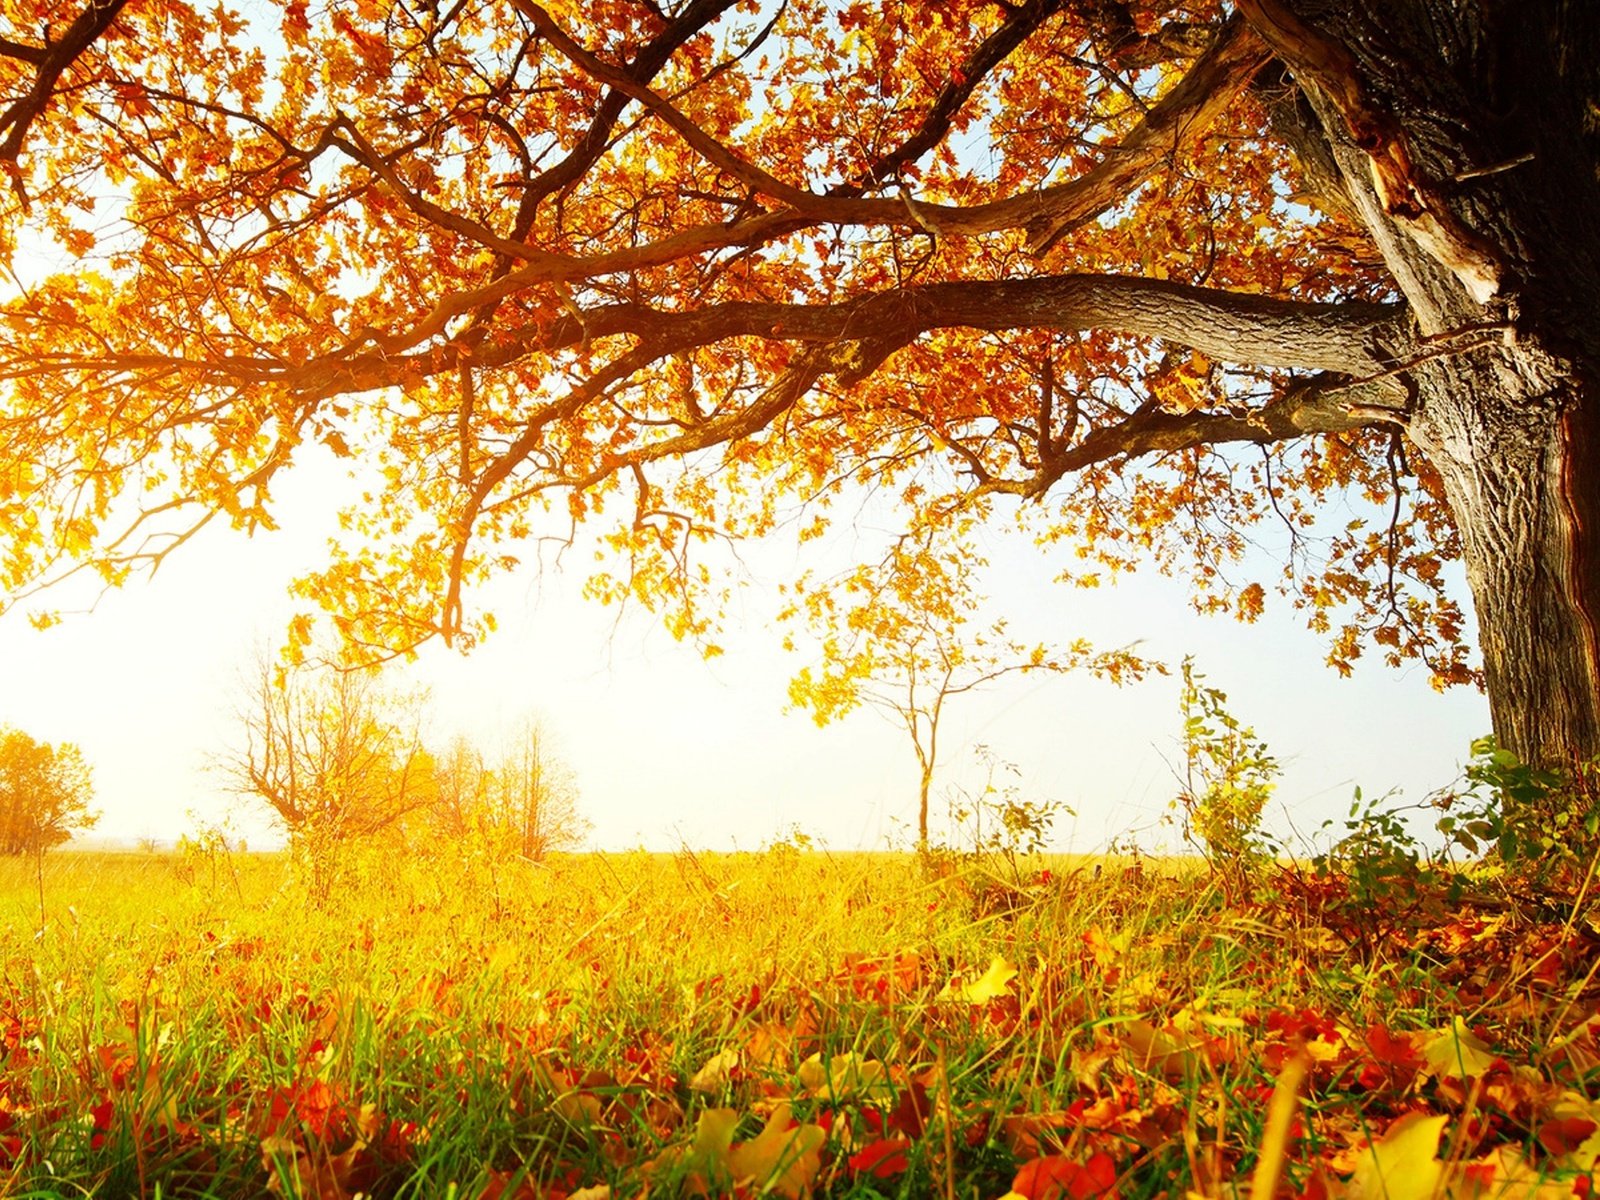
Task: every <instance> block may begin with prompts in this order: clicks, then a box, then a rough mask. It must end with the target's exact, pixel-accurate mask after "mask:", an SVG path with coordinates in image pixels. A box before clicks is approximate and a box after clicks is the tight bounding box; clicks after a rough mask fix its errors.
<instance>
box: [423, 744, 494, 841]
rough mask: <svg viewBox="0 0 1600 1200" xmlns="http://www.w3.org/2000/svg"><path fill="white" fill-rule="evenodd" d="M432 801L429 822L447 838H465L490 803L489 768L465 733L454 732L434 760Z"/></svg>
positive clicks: (437, 831) (479, 751) (480, 752)
mask: <svg viewBox="0 0 1600 1200" xmlns="http://www.w3.org/2000/svg"><path fill="white" fill-rule="evenodd" d="M435 763H436V765H435V784H434V798H433V803H432V804H431V805H430V806H429V809H428V818H429V821H428V823H429V824H430V825H431V826H432V828H433V831H434V832H435V833H438V834H440V835H442V836H443V837H444V838H446V839H449V840H456V839H459V838H464V837H466V836H467V835H468V834H470V833H471V832H472V831H473V829H474V828H475V827H476V825H477V822H478V818H479V816H480V815H481V814H482V813H484V812H485V811H486V810H487V809H488V806H489V769H488V767H487V765H486V764H485V763H484V760H483V751H482V750H480V749H478V747H476V746H474V745H473V744H472V741H471V739H469V738H468V737H466V735H464V734H457V735H456V737H455V738H454V739H453V740H452V741H451V742H450V745H449V747H448V748H447V749H446V750H445V752H444V753H443V754H441V755H438V756H436V759H435Z"/></svg>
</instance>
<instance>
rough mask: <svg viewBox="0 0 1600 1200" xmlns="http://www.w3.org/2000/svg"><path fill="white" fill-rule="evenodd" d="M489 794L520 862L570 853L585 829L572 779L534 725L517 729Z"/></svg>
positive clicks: (532, 722) (544, 734)
mask: <svg viewBox="0 0 1600 1200" xmlns="http://www.w3.org/2000/svg"><path fill="white" fill-rule="evenodd" d="M491 794H492V796H493V803H494V808H495V812H496V815H497V821H498V824H499V826H500V828H501V829H502V830H504V831H505V833H506V834H507V835H509V837H510V838H511V840H512V842H513V844H514V845H515V846H516V847H517V852H518V853H519V854H521V855H522V856H523V857H524V858H529V859H533V860H534V861H535V862H537V861H538V860H539V859H541V858H543V857H544V856H545V855H546V854H547V853H549V852H550V851H552V850H564V849H570V848H571V847H573V846H575V845H577V844H578V843H579V842H580V841H582V839H583V835H584V834H585V833H587V832H588V830H589V822H588V821H586V820H585V819H584V818H583V817H582V816H581V815H580V814H579V812H578V784H577V778H576V777H575V776H574V775H573V773H572V768H571V767H569V766H568V765H567V764H566V763H565V762H564V761H562V759H561V757H560V755H558V754H557V753H556V750H555V742H554V739H553V738H552V737H551V736H550V734H549V732H548V731H547V730H546V729H545V728H544V726H543V725H541V724H540V723H539V722H538V721H536V720H529V721H527V722H525V723H524V724H523V726H522V728H521V729H520V730H519V731H518V732H517V735H516V737H515V738H514V739H513V740H512V742H511V744H510V745H509V746H508V747H507V749H506V751H505V753H504V754H503V755H502V756H501V758H500V761H499V764H498V765H497V766H496V767H495V770H494V776H493V779H492V782H491Z"/></svg>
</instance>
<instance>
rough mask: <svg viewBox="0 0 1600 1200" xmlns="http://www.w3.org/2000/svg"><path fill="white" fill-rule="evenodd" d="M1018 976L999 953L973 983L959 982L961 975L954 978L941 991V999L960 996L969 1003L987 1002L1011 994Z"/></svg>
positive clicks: (1014, 969) (1015, 970)
mask: <svg viewBox="0 0 1600 1200" xmlns="http://www.w3.org/2000/svg"><path fill="white" fill-rule="evenodd" d="M1016 976H1017V969H1016V968H1015V967H1014V966H1012V965H1011V964H1010V963H1008V962H1007V961H1006V960H1005V959H1003V958H1001V957H1000V956H999V955H998V954H997V955H995V956H994V958H993V959H992V960H990V962H989V969H988V970H987V971H985V972H984V973H983V974H982V975H980V976H979V977H978V978H977V979H974V980H973V981H972V982H971V983H960V982H958V981H959V979H960V976H957V977H956V978H955V979H952V980H951V981H950V982H949V983H947V984H946V985H945V987H944V990H943V991H941V992H940V993H939V999H941V1000H950V999H956V998H959V999H962V1000H965V1001H966V1002H967V1003H968V1004H987V1003H988V1002H989V1001H991V1000H994V999H996V998H998V997H1000V996H1008V995H1010V994H1011V988H1010V984H1011V981H1012V980H1013V979H1015V978H1016Z"/></svg>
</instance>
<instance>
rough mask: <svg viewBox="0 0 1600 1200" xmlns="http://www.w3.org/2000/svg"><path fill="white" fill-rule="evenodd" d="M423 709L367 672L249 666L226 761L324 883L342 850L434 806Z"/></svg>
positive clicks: (320, 891) (323, 885)
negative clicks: (235, 739)
mask: <svg viewBox="0 0 1600 1200" xmlns="http://www.w3.org/2000/svg"><path fill="white" fill-rule="evenodd" d="M420 714H421V706H420V704H419V703H418V702H417V701H416V700H415V699H414V698H408V697H404V696H401V695H399V694H397V693H394V692H391V691H388V690H386V689H385V688H383V687H382V686H381V684H380V682H379V680H378V678H377V676H376V673H375V672H374V671H371V670H348V669H345V670H342V669H339V668H337V667H335V666H332V665H329V664H325V663H316V664H307V665H301V666H299V667H295V668H288V669H284V668H277V667H274V666H273V665H272V663H271V662H270V661H268V660H266V659H262V660H261V661H260V662H258V663H257V666H256V671H255V673H254V675H253V677H252V679H251V681H250V687H249V691H248V694H247V695H246V696H245V698H244V701H243V704H242V705H241V709H240V715H239V719H240V726H241V733H242V745H241V746H240V747H239V748H238V749H237V750H235V751H233V752H232V753H231V754H230V756H229V757H228V758H226V759H225V760H224V763H223V767H224V769H225V770H226V771H227V772H228V773H229V774H230V775H231V776H232V779H233V783H234V787H235V788H236V789H237V790H238V791H239V792H240V793H241V794H243V795H246V796H250V797H252V798H254V799H257V800H260V801H262V802H264V803H265V804H266V805H267V806H268V807H269V808H270V809H271V810H272V811H273V812H274V813H276V814H277V816H278V818H279V819H280V820H281V821H282V822H283V826H284V829H285V830H286V831H287V832H288V835H289V841H290V845H291V846H292V847H293V849H294V850H295V851H296V852H297V853H298V854H299V855H301V857H302V858H303V859H304V861H305V863H306V865H307V867H308V868H309V870H310V875H311V890H312V892H313V894H314V895H316V896H317V897H319V898H320V897H323V896H325V895H326V894H327V892H328V890H329V888H331V886H332V884H333V881H334V879H335V877H336V876H337V873H338V869H339V866H340V858H341V856H342V854H343V852H344V851H345V850H346V849H348V848H349V847H351V846H352V845H354V844H357V843H359V842H362V841H364V840H369V839H372V838H374V837H376V836H377V835H379V834H382V833H384V832H385V831H387V830H390V829H392V828H394V827H395V826H396V825H397V823H398V822H400V821H401V820H402V819H403V818H404V817H405V816H406V815H407V814H408V813H411V812H413V811H415V810H417V809H420V808H422V807H424V806H425V805H428V804H430V803H432V801H433V799H434V797H435V793H436V787H437V784H436V782H435V764H434V761H433V757H432V756H431V755H430V754H429V753H428V752H427V750H426V749H424V747H423V744H422V738H421V730H420V724H421V715H420Z"/></svg>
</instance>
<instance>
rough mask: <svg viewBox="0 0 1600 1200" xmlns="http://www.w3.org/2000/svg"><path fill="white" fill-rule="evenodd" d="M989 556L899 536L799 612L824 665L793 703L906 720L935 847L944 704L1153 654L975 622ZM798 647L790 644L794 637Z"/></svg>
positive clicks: (819, 710)
mask: <svg viewBox="0 0 1600 1200" xmlns="http://www.w3.org/2000/svg"><path fill="white" fill-rule="evenodd" d="M983 565H985V564H984V560H983V559H981V558H979V557H977V556H974V555H972V554H970V553H968V552H965V551H959V550H958V551H935V550H934V549H932V548H930V547H929V546H928V545H926V544H919V543H917V542H915V541H914V540H910V539H907V540H903V541H902V542H900V543H899V544H898V545H897V546H896V548H895V549H894V551H893V552H892V554H891V555H890V557H889V558H888V559H887V560H886V561H885V562H884V563H883V564H881V566H880V567H879V568H877V569H868V568H862V569H860V570H858V571H856V572H854V573H852V574H851V575H850V576H848V577H847V578H845V579H844V580H842V581H839V582H838V583H837V584H835V585H834V586H832V587H825V588H816V589H809V588H807V589H803V590H802V591H801V593H800V594H801V599H800V600H799V601H798V602H797V603H796V606H795V611H796V612H803V613H804V614H805V616H806V618H807V619H808V620H809V621H810V622H811V624H812V625H813V626H814V627H816V628H817V629H819V630H821V631H823V633H822V658H823V661H822V663H821V664H820V665H819V666H818V667H816V668H812V667H806V668H804V669H802V670H801V671H800V673H799V674H798V675H796V676H795V678H794V680H793V682H792V683H791V684H790V685H789V698H790V701H791V703H793V704H794V705H795V706H796V707H800V708H808V709H810V710H811V713H812V715H813V717H814V718H815V719H816V722H817V724H819V725H826V724H827V723H828V722H830V721H833V720H837V719H838V718H840V717H843V716H845V715H846V714H847V713H849V712H850V711H852V710H853V709H855V708H857V707H858V706H860V705H866V706H867V707H869V708H872V709H876V710H877V711H878V712H879V713H881V714H883V715H884V716H886V717H888V718H889V720H891V721H892V722H894V723H895V724H897V725H900V726H902V727H903V728H904V729H905V731H906V734H907V736H909V738H910V739H911V746H912V749H913V750H914V751H915V753H916V758H917V770H918V777H917V848H918V849H919V850H922V851H926V850H927V848H928V801H929V795H930V793H931V792H932V790H933V779H934V773H935V771H936V769H937V767H938V760H939V734H940V729H941V724H942V722H943V720H944V715H945V711H946V705H947V704H948V702H949V701H951V700H952V699H955V698H956V697H958V696H962V695H965V694H966V693H968V692H974V691H978V690H980V689H981V688H983V687H986V686H987V685H989V684H992V683H995V682H996V681H998V680H1000V679H1002V678H1004V677H1005V676H1007V675H1018V674H1026V673H1029V672H1048V673H1050V674H1064V673H1066V672H1068V671H1073V670H1079V669H1087V670H1090V671H1093V672H1095V673H1097V674H1101V675H1105V676H1107V677H1109V678H1112V679H1115V680H1120V679H1122V678H1124V677H1136V676H1138V675H1140V674H1142V673H1143V672H1144V671H1145V670H1146V669H1147V668H1148V664H1146V663H1145V662H1143V661H1142V660H1140V659H1139V658H1137V657H1136V656H1134V655H1133V654H1131V653H1129V652H1128V651H1125V650H1114V651H1109V652H1102V653H1096V652H1095V651H1093V650H1091V649H1090V647H1089V644H1088V643H1087V642H1085V641H1082V640H1078V641H1074V642H1071V643H1070V644H1067V645H1064V646H1047V645H1045V644H1043V643H1037V644H1032V645H1030V644H1028V643H1026V642H1022V641H1019V640H1017V639H1016V638H1014V637H1013V636H1011V634H1010V633H1009V632H1008V630H1007V627H1006V622H1005V621H1004V620H998V621H995V622H993V623H991V624H989V625H987V626H983V627H979V626H977V625H975V624H974V621H975V619H976V617H977V615H978V601H977V598H976V597H977V592H976V590H975V589H974V587H973V579H972V577H973V575H974V574H975V573H976V571H977V569H978V568H979V567H981V566H983ZM791 645H792V643H791Z"/></svg>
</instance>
